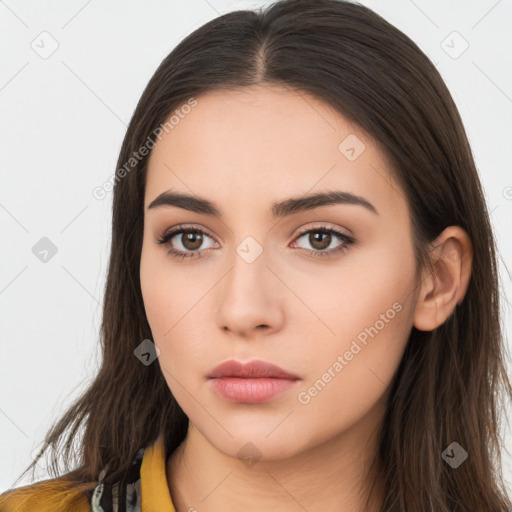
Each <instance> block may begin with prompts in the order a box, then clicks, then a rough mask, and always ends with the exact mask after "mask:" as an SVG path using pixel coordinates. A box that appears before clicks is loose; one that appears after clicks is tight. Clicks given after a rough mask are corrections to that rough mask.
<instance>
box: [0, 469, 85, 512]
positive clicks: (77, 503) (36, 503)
mask: <svg viewBox="0 0 512 512" xmlns="http://www.w3.org/2000/svg"><path fill="white" fill-rule="evenodd" d="M0 510H1V511H2V512H50V511H51V512H67V511H71V510H72V511H73V512H75V511H76V512H89V511H90V501H89V499H88V498H87V495H86V493H85V492H84V488H83V487H80V488H78V487H73V484H72V483H70V481H69V480H67V479H65V478H63V477H61V478H54V479H51V480H43V481H42V482H37V483H35V484H32V485H26V486H24V487H18V488H16V489H9V490H8V491H5V492H4V493H2V494H0Z"/></svg>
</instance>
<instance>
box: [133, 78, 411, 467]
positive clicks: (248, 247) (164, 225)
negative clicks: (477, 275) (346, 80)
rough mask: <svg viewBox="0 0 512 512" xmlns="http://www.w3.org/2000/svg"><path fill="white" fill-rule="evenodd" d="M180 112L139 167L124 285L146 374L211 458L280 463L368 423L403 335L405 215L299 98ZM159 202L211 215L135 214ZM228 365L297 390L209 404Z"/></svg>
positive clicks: (362, 138) (367, 143)
mask: <svg viewBox="0 0 512 512" xmlns="http://www.w3.org/2000/svg"><path fill="white" fill-rule="evenodd" d="M196 100H197V105H196V106H194V107H193V108H191V109H187V111H188V113H187V114H186V115H183V116H181V117H180V119H179V123H175V124H174V125H173V128H172V130H168V133H166V132H165V131H164V132H163V134H162V136H161V139H160V140H158V142H157V144H156V146H155V147H154V149H153V151H152V154H151V156H150V160H149V165H148V175H147V184H146V191H145V206H144V212H145V215H144V239H143V248H142V256H141V262H140V271H141V273H140V278H141V287H142V293H143V299H144V304H145V310H146V314H147V318H148V321H149V324H150V327H151V331H152V334H153V341H154V343H155V344H156V346H157V347H158V349H159V351H160V354H159V357H158V360H157V361H158V364H159V365H160V367H161V370H162V372H163V375H164V377H165V379H166V381H167V383H168V385H169V388H170V390H171V391H172V393H173V395H174V396H175V398H176V400H177V401H178V403H179V404H180V406H181V407H182V409H183V410H184V412H185V413H186V415H187V416H188V418H189V419H190V424H191V425H192V426H193V428H195V429H196V430H197V432H199V433H200V435H201V436H202V437H203V438H204V439H205V440H207V441H208V442H209V443H210V444H211V445H212V446H214V447H215V448H217V449H218V450H219V451H221V452H223V453H224V454H226V455H230V456H237V452H238V451H239V450H240V448H241V447H243V446H244V445H246V443H252V445H254V446H255V447H256V449H257V450H258V453H259V456H260V457H262V458H267V459H277V458H283V457H288V456H292V455H294V454H297V453H299V452H302V451H305V450H308V449H310V448H314V447H315V446H318V445H320V444H321V443H325V442H327V441H329V440H332V439H334V438H336V437H337V436H339V435H341V434H343V433H344V432H349V431H354V430H355V431H357V427H358V425H361V424H363V422H365V421H366V419H368V418H376V417H378V415H379V414H380V413H381V412H382V411H383V408H382V407H383V401H384V397H385V395H386V392H387V390H388V386H389V383H390V381H391V379H392V377H393V375H394V373H395V371H396V369H397V366H398V364H399V362H400V359H401V356H402V354H403V351H404V348H405V345H406V343H407V339H408V335H409V333H410V330H411V327H412V325H413V316H414V301H415V298H416V294H415V292H414V290H415V287H416V282H415V275H416V264H415V261H414V255H413V246H412V232H411V221H410V215H409V211H408V207H407V204H406V201H405V198H404V195H403V192H402V191H401V189H400V187H399V185H398V184H397V183H396V182H395V181H394V180H393V178H392V176H391V174H390V169H389V165H388V162H387V161H386V158H385V156H384V154H383V153H382V151H381V150H380V149H379V148H378V147H377V145H376V143H375V141H373V140H372V139H371V138H370V136H369V135H368V134H366V133H365V132H364V131H362V130H361V129H360V128H359V127H358V126H357V125H354V124H351V123H349V122H348V121H347V120H346V119H345V118H344V117H342V116H341V115H340V114H339V113H337V112H335V111H334V110H333V109H332V108H331V107H330V106H328V105H326V104H325V103H323V102H321V101H319V100H317V99H315V98H314V97H312V96H309V95H307V94H305V93H298V92H292V91H290V90H288V89H284V88H277V87H261V86H260V87H251V88H245V89H243V90H240V91H215V92H208V93H206V94H205V95H202V96H199V97H197V98H196ZM166 192H172V193H175V194H183V195H190V196H192V197H193V198H196V199H197V198H201V199H204V200H207V201H209V202H210V203H212V204H213V208H211V206H212V205H208V206H209V208H206V207H204V205H203V207H202V209H197V208H196V209H194V208H193V203H192V202H191V201H181V202H180V204H178V203H177V202H176V201H175V200H172V199H169V201H166V200H165V199H162V200H161V201H160V203H161V204H160V205H158V206H155V205H154V204H153V206H152V207H150V205H151V203H153V202H154V200H155V199H156V198H157V197H159V196H160V195H161V194H163V193H166ZM334 192H338V193H339V194H338V195H337V196H336V197H337V199H338V201H331V202H330V203H329V202H325V201H322V200H321V199H319V200H318V201H317V202H315V203H314V202H312V201H309V202H308V201H305V199H306V198H308V197H309V196H312V195H316V194H326V193H334ZM332 197H334V196H332ZM354 198H359V199H354ZM290 200H293V201H290ZM296 200H298V201H296ZM278 203H279V204H280V206H278V207H276V206H275V205H276V204H278ZM281 203H282V204H281ZM196 210H197V211H196ZM213 210H216V211H215V212H214V211H213ZM213 213H215V214H213ZM180 230H181V231H180ZM187 230H188V231H187ZM167 235H170V236H167ZM162 241H165V243H159V242H162ZM170 251H175V252H174V253H173V252H171V253H170ZM228 360H236V361H240V362H242V363H246V362H249V361H253V360H260V361H265V362H268V363H272V364H274V365H277V366H279V367H280V368H282V369H283V370H285V371H286V372H288V373H291V374H294V375H295V376H296V377H297V378H296V379H295V380H294V381H292V382H290V381H287V383H286V385H284V386H282V387H277V388H276V389H279V392H278V393H277V394H274V395H266V394H265V393H264V391H265V389H263V390H262V389H261V388H265V386H259V387H258V388H257V390H256V391H255V392H254V394H253V395H251V396H253V399H254V400H253V401H252V402H250V401H248V400H246V399H244V396H245V395H244V394H243V393H242V394H240V389H239V388H237V389H238V391H239V394H238V395H236V396H235V397H234V395H230V396H225V395H222V394H219V393H218V392H217V391H216V389H218V388H217V385H214V384H213V380H214V379H210V378H209V374H210V373H211V371H212V370H213V369H214V368H215V367H216V366H217V365H219V364H220V363H223V362H225V361H228ZM224 380H225V381H226V379H224ZM218 382H219V380H217V383H218ZM269 382H270V381H269ZM272 382H273V383H274V382H277V381H272ZM273 385H274V384H269V386H270V387H272V386H273ZM219 387H220V386H219ZM228 387H229V386H228ZM235 388H236V386H234V388H230V389H231V390H233V389H235ZM244 389H246V388H244ZM267 389H268V388H267ZM272 389H274V388H272ZM228 392H229V389H228ZM235 392H236V389H235ZM237 397H238V398H237ZM254 397H256V398H254ZM376 413H378V414H376Z"/></svg>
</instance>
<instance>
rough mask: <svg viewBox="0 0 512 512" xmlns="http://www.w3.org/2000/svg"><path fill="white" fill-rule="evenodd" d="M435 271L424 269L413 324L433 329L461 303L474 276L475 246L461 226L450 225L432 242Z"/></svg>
mask: <svg viewBox="0 0 512 512" xmlns="http://www.w3.org/2000/svg"><path fill="white" fill-rule="evenodd" d="M430 261H431V263H432V267H433V268H432V270H431V269H429V268H426V269H424V271H423V276H422V280H421V285H420V293H419V295H418V300H417V303H416V309H415V311H414V322H413V324H414V327H416V329H419V330H420V331H432V330H434V329H435V328H436V327H438V326H440V325H441V324H442V323H443V322H444V321H445V320H446V319H447V318H448V317H449V316H450V315H451V314H452V313H453V311H454V309H455V306H456V305H458V304H460V303H461V302H462V299H463V298H464V295H465V294H466V291H467V288H468V284H469V279H470V277H471V264H472V261H473V248H472V244H471V240H470V239H469V236H468V234H467V233H466V232H465V231H464V230H463V229H462V228H461V227H460V226H449V227H447V228H446V229H445V230H444V231H443V232H442V233H441V234H440V235H439V236H438V237H437V238H436V240H435V241H434V242H433V243H432V249H431V252H430Z"/></svg>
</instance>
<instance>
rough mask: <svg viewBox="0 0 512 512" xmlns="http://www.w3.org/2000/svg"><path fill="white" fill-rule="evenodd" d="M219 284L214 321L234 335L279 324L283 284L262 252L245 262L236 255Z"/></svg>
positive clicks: (274, 328) (275, 328) (245, 335)
mask: <svg viewBox="0 0 512 512" xmlns="http://www.w3.org/2000/svg"><path fill="white" fill-rule="evenodd" d="M232 262H233V266H232V268H231V270H230V271H229V272H228V274H227V275H226V277H225V278H224V279H223V282H222V283H221V285H220V286H219V291H218V295H217V297H216V299H218V305H219V306H218V312H217V322H218V325H219V327H220V328H221V329H222V330H224V331H226V332H229V333H231V334H232V335H233V337H234V338H240V337H242V338H248V337H251V336H253V335H256V336H258V334H261V333H262V332H265V333H266V334H269V333H272V332H275V331H278V330H279V329H280V328H281V326H282V323H283V318H284V312H283V301H282V294H283V289H284V288H285V287H284V285H283V284H282V283H281V282H280V280H279V279H278V278H277V277H276V273H275V270H274V271H273V270H271V269H270V268H269V266H268V261H267V257H266V253H265V251H264V252H263V253H262V254H260V256H258V258H256V259H255V260H254V261H253V262H251V263H248V262H247V261H245V260H244V259H243V258H242V257H240V256H239V255H238V254H236V255H235V257H234V258H233V260H232Z"/></svg>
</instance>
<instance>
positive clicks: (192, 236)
mask: <svg viewBox="0 0 512 512" xmlns="http://www.w3.org/2000/svg"><path fill="white" fill-rule="evenodd" d="M183 237H185V239H184V240H183ZM190 242H191V243H192V244H191V245H190ZM202 242H203V237H202V235H201V234H200V233H190V232H189V233H183V235H182V243H183V246H184V247H185V248H186V249H188V250H191V251H192V250H194V249H198V248H199V247H201V244H202Z"/></svg>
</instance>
